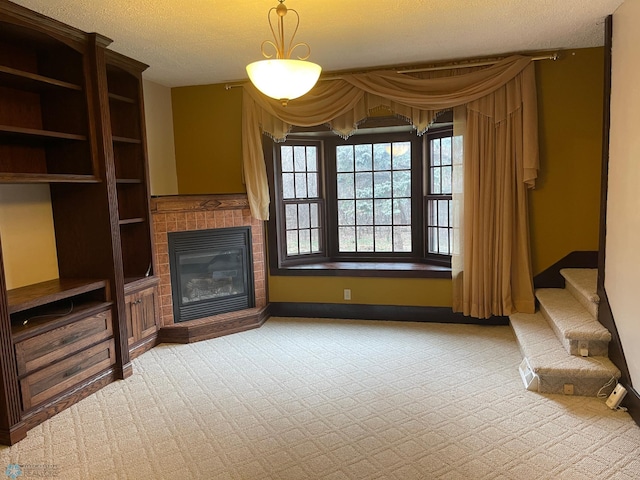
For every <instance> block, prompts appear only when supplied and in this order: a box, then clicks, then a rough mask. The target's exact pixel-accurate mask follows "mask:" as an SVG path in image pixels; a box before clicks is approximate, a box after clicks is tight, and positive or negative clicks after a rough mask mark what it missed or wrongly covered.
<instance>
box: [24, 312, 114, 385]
mask: <svg viewBox="0 0 640 480" xmlns="http://www.w3.org/2000/svg"><path fill="white" fill-rule="evenodd" d="M111 336H113V325H112V321H111V310H105V311H104V312H100V313H98V314H96V315H94V316H92V317H87V318H84V319H82V320H79V321H77V322H74V323H70V324H68V325H65V326H63V327H59V328H56V329H55V330H51V331H50V332H46V333H43V334H41V335H38V336H35V337H32V338H29V339H28V340H25V341H23V342H19V343H16V363H17V366H18V376H23V375H25V374H28V373H30V372H33V371H34V370H37V369H38V368H41V367H44V366H46V365H49V364H51V363H53V362H55V361H57V360H59V359H60V358H64V357H66V356H68V355H70V354H72V353H74V352H78V351H80V350H82V349H83V348H86V347H88V346H89V345H93V344H96V343H98V342H100V341H102V340H105V339H107V338H109V337H111Z"/></svg>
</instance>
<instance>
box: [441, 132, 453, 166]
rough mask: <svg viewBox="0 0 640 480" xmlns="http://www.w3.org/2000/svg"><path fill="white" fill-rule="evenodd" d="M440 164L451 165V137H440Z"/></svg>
mask: <svg viewBox="0 0 640 480" xmlns="http://www.w3.org/2000/svg"><path fill="white" fill-rule="evenodd" d="M441 155H442V157H441V158H442V160H441V161H442V165H451V137H444V138H443V139H442V153H441Z"/></svg>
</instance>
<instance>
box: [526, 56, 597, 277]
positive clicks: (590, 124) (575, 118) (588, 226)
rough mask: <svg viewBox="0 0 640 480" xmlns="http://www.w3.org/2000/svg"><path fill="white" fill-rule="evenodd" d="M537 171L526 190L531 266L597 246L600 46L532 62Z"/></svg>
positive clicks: (541, 266)
mask: <svg viewBox="0 0 640 480" xmlns="http://www.w3.org/2000/svg"><path fill="white" fill-rule="evenodd" d="M536 71H537V83H538V116H539V125H540V129H539V134H540V174H539V177H538V182H537V185H536V189H535V190H533V191H532V192H531V194H530V196H529V199H530V203H529V205H530V219H531V224H530V225H531V248H532V262H533V270H534V272H535V273H539V272H541V271H542V270H544V269H545V268H547V267H549V266H550V265H552V264H553V263H555V262H556V261H558V260H559V259H561V258H562V257H564V256H565V255H567V254H568V253H570V252H572V251H574V250H598V228H599V212H600V168H601V162H602V105H603V88H604V85H603V81H604V80H603V79H604V49H602V48H589V49H580V50H575V51H573V52H566V53H564V54H563V56H562V59H561V60H558V61H555V62H552V61H540V62H537V63H536Z"/></svg>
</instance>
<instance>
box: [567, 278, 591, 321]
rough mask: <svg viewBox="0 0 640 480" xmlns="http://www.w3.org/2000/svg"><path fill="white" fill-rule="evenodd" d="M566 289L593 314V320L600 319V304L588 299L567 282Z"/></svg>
mask: <svg viewBox="0 0 640 480" xmlns="http://www.w3.org/2000/svg"><path fill="white" fill-rule="evenodd" d="M565 288H566V290H567V291H568V292H570V293H571V295H573V296H574V298H575V299H576V300H578V301H579V302H580V304H581V305H582V306H583V307H584V308H585V309H586V310H587V311H588V312H589V313H590V314H591V316H592V317H593V318H595V319H596V320H597V319H598V304H597V303H594V302H592V301H591V300H590V299H588V298H586V297H585V296H584V295H583V294H582V292H580V291H579V290H578V289H577V288H576V287H575V286H574V285H573V284H571V283H570V282H566V285H565Z"/></svg>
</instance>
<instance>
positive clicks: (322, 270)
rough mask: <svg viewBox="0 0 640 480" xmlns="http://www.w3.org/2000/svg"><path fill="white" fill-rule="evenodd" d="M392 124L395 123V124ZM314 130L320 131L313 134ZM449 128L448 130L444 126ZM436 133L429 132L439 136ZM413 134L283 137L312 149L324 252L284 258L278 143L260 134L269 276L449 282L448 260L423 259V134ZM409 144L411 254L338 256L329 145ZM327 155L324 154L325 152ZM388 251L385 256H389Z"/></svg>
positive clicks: (384, 131) (378, 131)
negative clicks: (315, 153)
mask: <svg viewBox="0 0 640 480" xmlns="http://www.w3.org/2000/svg"><path fill="white" fill-rule="evenodd" d="M396 121H397V120H396ZM319 130H320V131H319ZM449 130H451V128H449ZM440 131H442V129H440V128H438V129H435V130H434V132H440ZM429 133H430V132H427V133H425V135H423V136H418V135H416V133H415V130H413V129H411V127H410V126H405V125H402V126H399V125H398V124H397V123H395V124H394V125H393V126H392V127H391V128H388V127H383V128H372V129H369V131H367V132H366V133H364V132H363V131H362V130H361V131H359V132H358V133H357V134H355V135H352V136H351V137H350V138H349V139H347V140H343V139H341V138H340V137H338V136H336V135H335V134H333V133H332V132H330V131H329V130H328V129H327V130H325V131H322V128H318V127H316V128H314V129H307V131H304V130H303V131H302V132H299V131H296V132H294V133H291V134H289V135H288V138H287V141H286V142H284V143H287V144H296V145H317V146H318V171H319V179H318V180H319V185H318V187H319V191H318V193H319V194H320V195H321V196H323V198H322V200H321V201H322V205H321V208H320V210H321V218H322V220H324V228H323V235H321V240H320V241H321V243H322V246H323V247H324V250H323V251H322V252H321V253H317V254H303V255H299V256H298V255H296V256H290V255H287V252H286V233H285V226H284V222H285V216H284V203H283V202H282V194H281V188H282V185H281V174H282V172H280V171H279V169H278V166H277V165H276V162H278V161H279V152H278V150H279V148H280V146H282V145H283V143H278V142H275V141H273V140H272V139H271V138H269V137H267V136H263V151H264V155H265V163H266V167H267V177H268V181H269V187H270V189H271V191H272V192H273V193H272V201H271V202H270V220H269V221H268V222H267V238H268V245H269V250H268V251H269V258H268V260H269V267H270V273H271V275H275V276H279V275H285V276H286V275H295V276H305V275H306V276H326V275H329V276H368V277H421V278H425V277H426V278H451V269H450V264H451V259H450V257H448V258H445V259H443V258H442V256H441V255H437V256H434V255H429V254H428V246H427V244H426V242H427V237H426V232H427V230H426V220H427V218H426V215H427V211H426V210H425V206H426V205H427V202H426V192H427V190H426V189H427V188H428V187H429V183H427V181H428V177H425V176H428V170H427V168H426V166H427V165H428V164H427V163H426V162H427V159H426V155H427V152H426V149H427V148H428V146H429V143H428V138H430V137H429V136H428V134H429ZM396 141H409V142H411V145H412V147H411V148H412V159H411V168H412V179H411V192H412V198H411V205H412V208H411V210H412V212H411V225H412V250H413V251H412V252H411V253H410V252H406V253H405V252H397V253H392V252H379V253H376V252H366V253H364V252H363V253H362V254H356V255H353V254H352V252H345V253H342V254H340V253H338V236H337V229H338V218H337V216H338V211H337V202H338V199H337V185H336V179H337V177H336V174H337V172H336V164H335V147H336V146H338V145H354V144H372V143H389V142H396ZM328 152H330V153H328ZM390 253H391V254H390Z"/></svg>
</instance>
